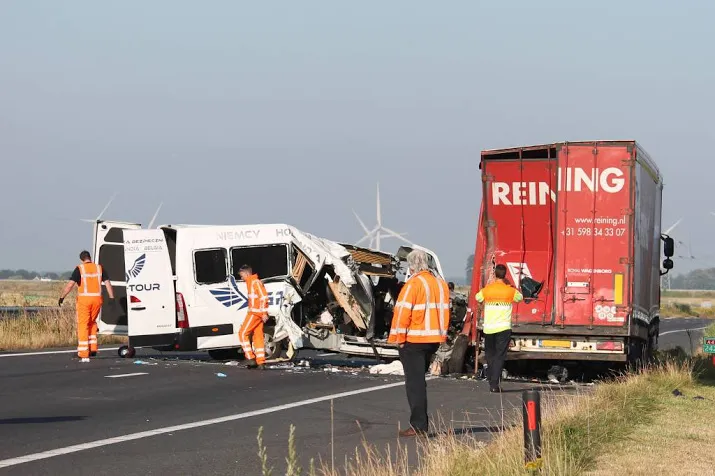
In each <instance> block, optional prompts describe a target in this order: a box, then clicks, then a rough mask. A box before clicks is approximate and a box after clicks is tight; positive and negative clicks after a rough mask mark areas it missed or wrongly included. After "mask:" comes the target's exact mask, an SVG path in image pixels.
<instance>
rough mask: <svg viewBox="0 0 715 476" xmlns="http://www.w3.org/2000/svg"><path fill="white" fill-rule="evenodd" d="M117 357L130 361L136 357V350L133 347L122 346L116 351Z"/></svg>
mask: <svg viewBox="0 0 715 476" xmlns="http://www.w3.org/2000/svg"><path fill="white" fill-rule="evenodd" d="M117 354H119V357H121V358H123V359H131V358H132V357H134V356H135V355H136V350H135V349H134V347H129V346H128V345H123V346H121V347H120V348H119V349H118V350H117Z"/></svg>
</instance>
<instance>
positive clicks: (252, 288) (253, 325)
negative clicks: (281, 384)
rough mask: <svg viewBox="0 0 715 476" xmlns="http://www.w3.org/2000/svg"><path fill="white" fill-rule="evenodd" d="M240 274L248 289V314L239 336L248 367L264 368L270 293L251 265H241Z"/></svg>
mask: <svg viewBox="0 0 715 476" xmlns="http://www.w3.org/2000/svg"><path fill="white" fill-rule="evenodd" d="M238 275H239V276H240V277H241V279H242V280H243V281H245V283H246V288H247V289H248V314H247V315H246V319H245V320H244V321H243V324H241V328H240V329H239V330H238V338H239V339H240V341H241V347H242V348H243V354H244V355H245V356H246V358H247V359H248V362H247V367H248V368H249V369H252V368H258V369H263V368H264V364H265V362H266V350H265V347H264V346H265V337H264V335H263V324H265V322H266V321H267V320H268V293H267V292H266V287H265V286H264V285H263V283H262V282H261V280H260V279H259V278H258V275H257V274H253V269H252V268H251V267H250V266H248V265H243V266H241V269H240V270H239V271H238ZM251 334H253V348H251ZM254 352H255V353H254Z"/></svg>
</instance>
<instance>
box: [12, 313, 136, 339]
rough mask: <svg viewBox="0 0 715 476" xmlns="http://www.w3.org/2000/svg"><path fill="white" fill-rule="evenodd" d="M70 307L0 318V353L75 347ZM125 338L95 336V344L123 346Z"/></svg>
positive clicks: (75, 331) (75, 324)
mask: <svg viewBox="0 0 715 476" xmlns="http://www.w3.org/2000/svg"><path fill="white" fill-rule="evenodd" d="M75 316H76V315H75V310H74V308H71V307H67V308H62V309H60V310H47V311H43V312H40V313H37V314H31V315H30V314H24V315H19V316H14V315H10V316H0V350H21V349H46V348H51V347H73V346H76V345H77V319H76V317H75ZM125 342H126V338H124V337H117V336H99V344H100V345H102V344H119V343H125Z"/></svg>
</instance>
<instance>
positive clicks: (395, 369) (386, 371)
mask: <svg viewBox="0 0 715 476" xmlns="http://www.w3.org/2000/svg"><path fill="white" fill-rule="evenodd" d="M369 372H370V373H371V374H373V375H374V374H380V375H405V370H404V368H403V367H402V362H400V361H399V360H394V361H392V362H390V363H389V364H378V365H373V366H372V367H370V370H369Z"/></svg>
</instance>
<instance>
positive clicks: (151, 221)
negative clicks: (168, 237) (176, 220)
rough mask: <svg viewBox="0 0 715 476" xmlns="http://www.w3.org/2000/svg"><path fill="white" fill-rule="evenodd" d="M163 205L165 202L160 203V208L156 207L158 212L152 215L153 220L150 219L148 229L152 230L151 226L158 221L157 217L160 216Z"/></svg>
mask: <svg viewBox="0 0 715 476" xmlns="http://www.w3.org/2000/svg"><path fill="white" fill-rule="evenodd" d="M162 205H164V202H161V203H160V204H159V208H157V209H156V212H154V216H153V217H151V220H150V221H149V226H147V229H148V230H151V227H152V226H154V222H155V221H156V217H157V216H159V210H161V206H162Z"/></svg>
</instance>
